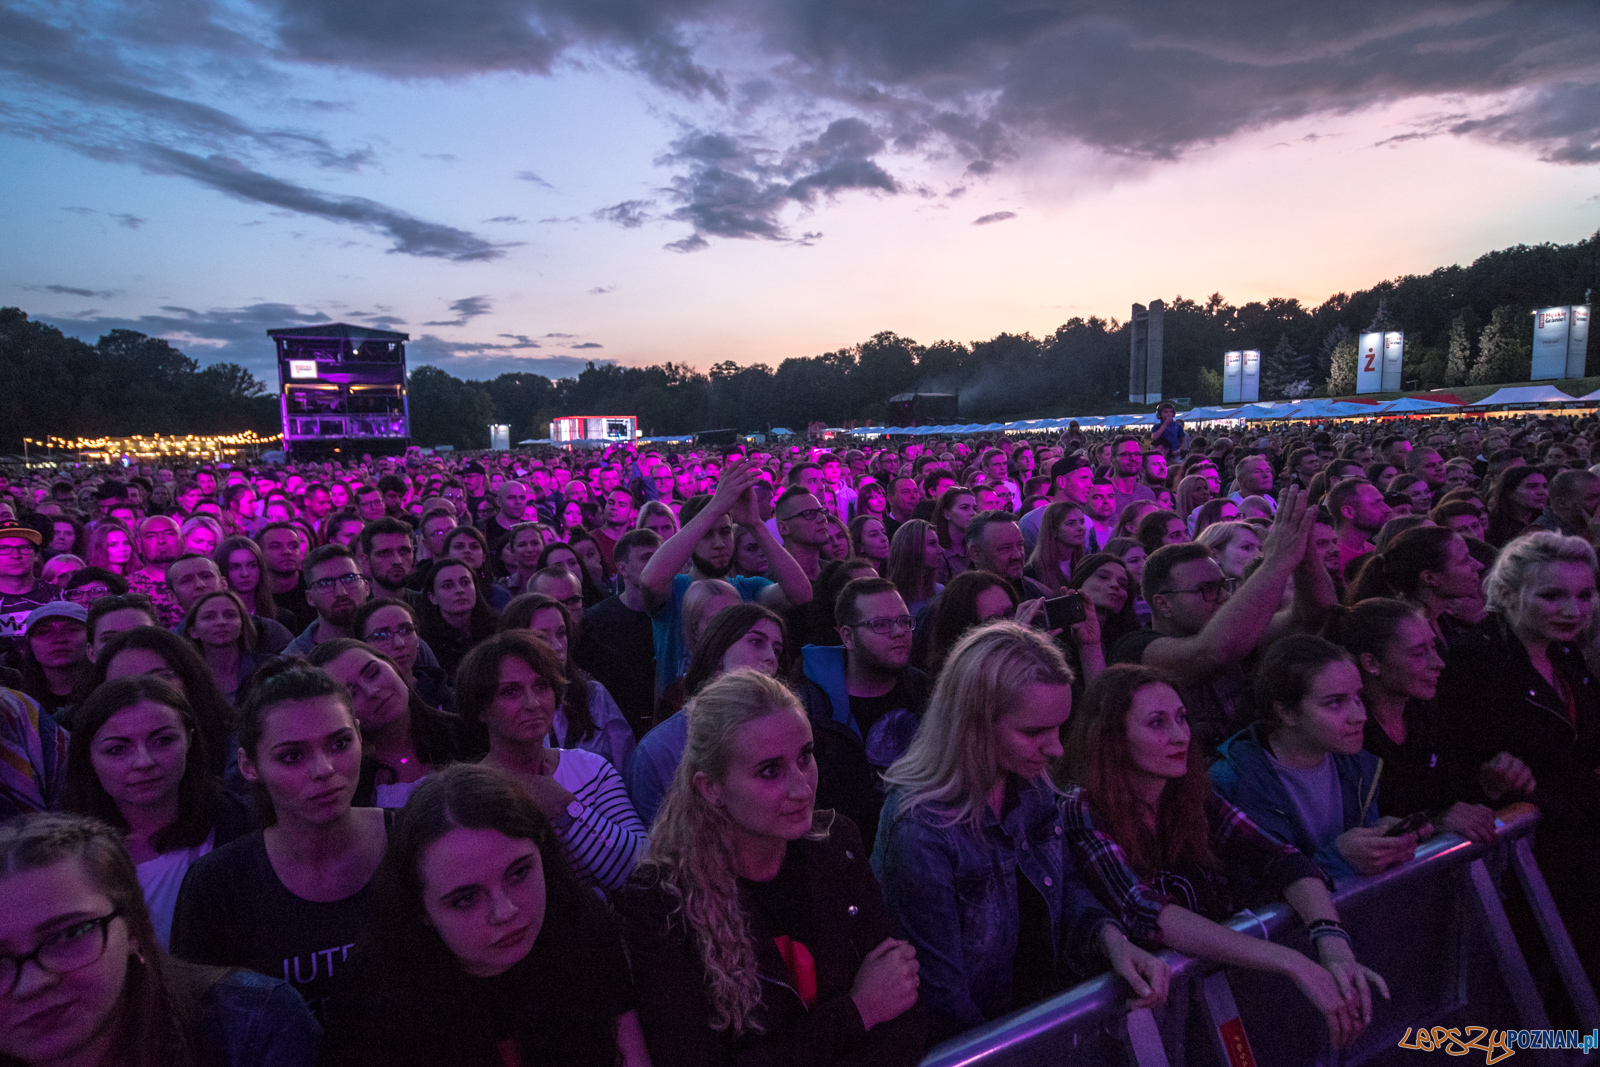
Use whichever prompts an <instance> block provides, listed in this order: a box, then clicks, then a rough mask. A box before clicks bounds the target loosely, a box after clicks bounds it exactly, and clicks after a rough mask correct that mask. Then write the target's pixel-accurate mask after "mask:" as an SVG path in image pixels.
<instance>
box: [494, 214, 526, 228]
mask: <svg viewBox="0 0 1600 1067" xmlns="http://www.w3.org/2000/svg"><path fill="white" fill-rule="evenodd" d="M483 221H484V222H485V223H490V222H503V223H505V224H506V225H508V226H520V225H522V224H523V223H525V222H527V221H528V220H527V219H525V218H523V217H522V216H521V215H496V216H495V217H494V218H492V219H484V220H483Z"/></svg>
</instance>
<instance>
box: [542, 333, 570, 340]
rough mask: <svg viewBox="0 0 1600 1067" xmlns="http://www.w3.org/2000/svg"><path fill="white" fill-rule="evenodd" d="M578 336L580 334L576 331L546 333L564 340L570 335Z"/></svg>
mask: <svg viewBox="0 0 1600 1067" xmlns="http://www.w3.org/2000/svg"><path fill="white" fill-rule="evenodd" d="M576 336H578V335H577V334H575V333H547V334H545V337H554V338H556V339H557V340H563V339H565V338H568V337H576Z"/></svg>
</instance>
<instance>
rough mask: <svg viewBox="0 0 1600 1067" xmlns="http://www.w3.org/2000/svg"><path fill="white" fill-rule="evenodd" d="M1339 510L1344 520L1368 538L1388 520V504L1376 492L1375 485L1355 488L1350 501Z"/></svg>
mask: <svg viewBox="0 0 1600 1067" xmlns="http://www.w3.org/2000/svg"><path fill="white" fill-rule="evenodd" d="M1340 511H1341V512H1342V513H1343V515H1344V518H1345V521H1347V522H1349V523H1350V525H1352V526H1354V527H1355V528H1356V529H1358V530H1360V531H1361V532H1362V533H1364V534H1366V535H1367V536H1368V537H1369V538H1370V537H1371V536H1372V535H1373V534H1375V533H1377V532H1378V531H1379V530H1380V529H1382V528H1383V524H1384V523H1386V522H1388V521H1389V505H1388V504H1385V503H1384V502H1383V494H1382V493H1380V492H1378V487H1377V486H1375V485H1370V484H1368V485H1363V486H1361V487H1360V488H1359V489H1358V490H1356V495H1355V497H1354V498H1353V500H1352V502H1351V503H1349V504H1346V505H1345V506H1344V507H1343V508H1341V509H1340Z"/></svg>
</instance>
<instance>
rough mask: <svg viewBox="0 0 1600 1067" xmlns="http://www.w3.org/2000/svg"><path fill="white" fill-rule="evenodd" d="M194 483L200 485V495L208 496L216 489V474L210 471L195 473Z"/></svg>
mask: <svg viewBox="0 0 1600 1067" xmlns="http://www.w3.org/2000/svg"><path fill="white" fill-rule="evenodd" d="M194 483H195V485H197V486H199V487H200V495H201V496H210V495H211V494H212V493H215V492H216V491H217V476H216V475H215V474H212V473H211V472H210V471H201V472H200V473H199V474H196V475H195V476H194Z"/></svg>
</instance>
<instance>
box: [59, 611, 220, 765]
mask: <svg viewBox="0 0 1600 1067" xmlns="http://www.w3.org/2000/svg"><path fill="white" fill-rule="evenodd" d="M141 674H153V675H155V676H156V677H158V678H160V679H161V680H162V681H164V682H166V683H167V684H168V685H171V686H172V687H173V688H175V689H177V690H178V692H180V693H182V694H183V697H184V699H185V700H187V701H188V702H189V707H190V708H191V709H192V710H193V711H194V719H195V729H196V730H197V731H199V733H200V735H201V737H203V738H204V739H205V753H206V758H207V759H209V760H210V761H211V769H212V771H213V772H214V773H218V774H221V773H223V772H224V770H225V769H226V768H229V767H231V766H232V765H233V764H234V760H235V759H236V758H237V751H238V744H237V742H236V741H235V740H234V735H233V729H234V714H233V709H232V708H231V707H229V706H228V701H227V698H225V697H224V696H223V695H222V689H221V687H219V686H218V685H217V680H216V678H214V677H213V676H212V674H211V668H210V667H208V666H206V661H205V660H204V659H202V658H201V656H200V653H199V652H198V651H196V650H195V647H194V645H192V644H190V643H189V642H188V641H185V640H184V639H183V638H181V637H179V636H178V635H177V634H175V633H172V632H171V631H169V630H163V629H162V628H161V627H159V626H136V627H134V628H133V629H131V630H124V631H123V632H122V633H119V634H116V635H114V636H113V637H112V638H111V640H109V641H107V642H106V643H105V645H104V646H102V647H101V649H100V654H99V655H98V656H97V657H96V658H95V663H94V673H93V674H92V675H90V677H89V685H88V691H89V692H93V691H94V690H96V689H98V688H99V687H100V686H102V685H104V684H105V683H106V682H114V681H116V680H117V679H118V678H129V677H133V676H135V675H141Z"/></svg>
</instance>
